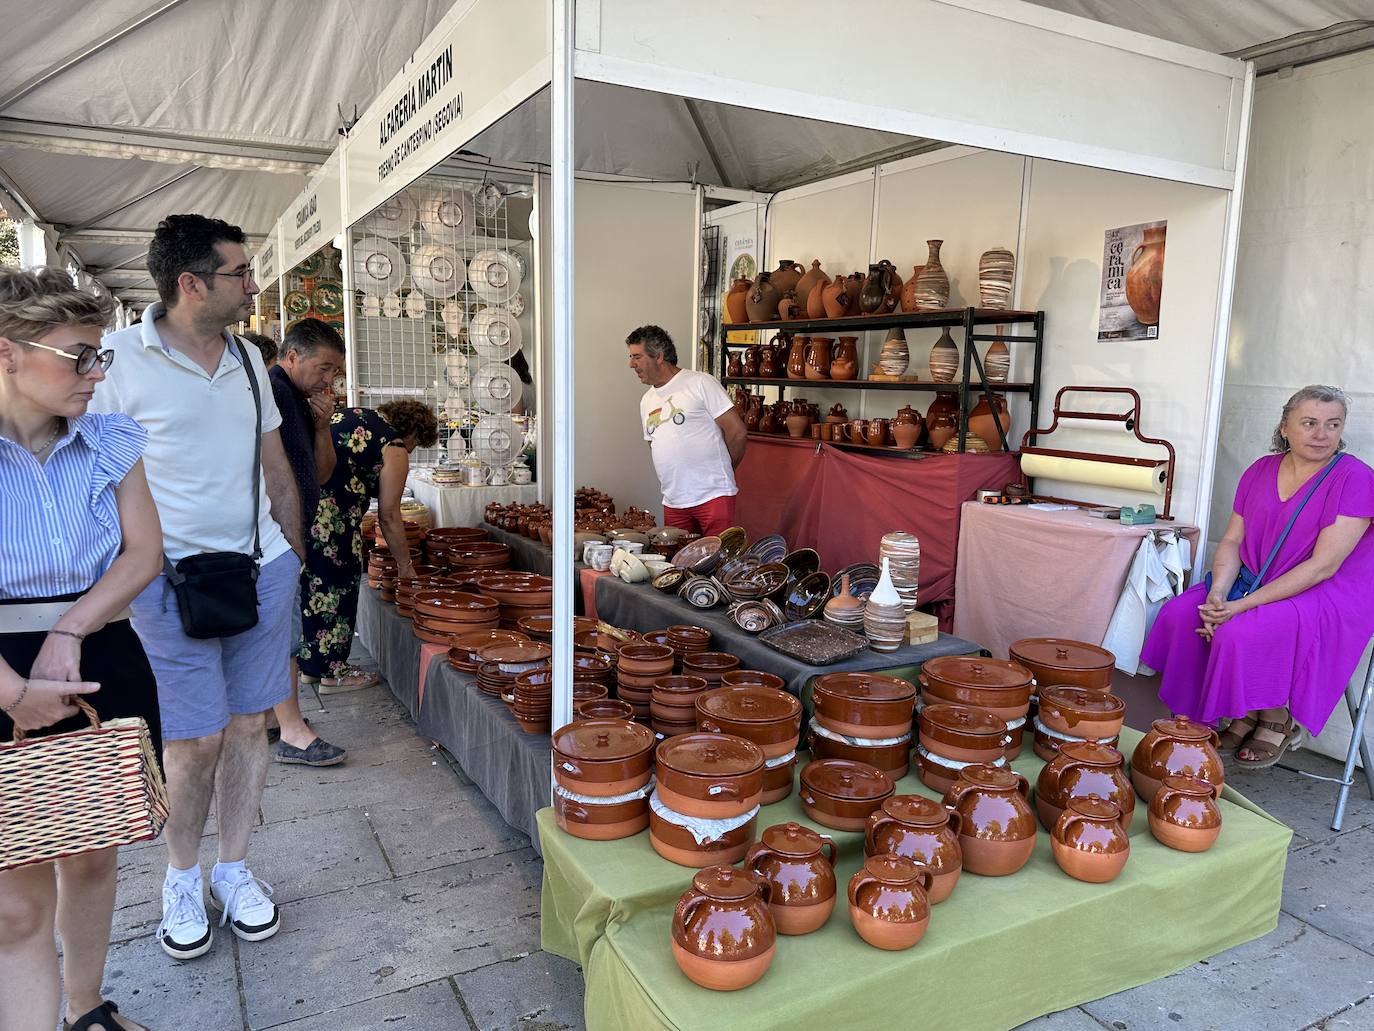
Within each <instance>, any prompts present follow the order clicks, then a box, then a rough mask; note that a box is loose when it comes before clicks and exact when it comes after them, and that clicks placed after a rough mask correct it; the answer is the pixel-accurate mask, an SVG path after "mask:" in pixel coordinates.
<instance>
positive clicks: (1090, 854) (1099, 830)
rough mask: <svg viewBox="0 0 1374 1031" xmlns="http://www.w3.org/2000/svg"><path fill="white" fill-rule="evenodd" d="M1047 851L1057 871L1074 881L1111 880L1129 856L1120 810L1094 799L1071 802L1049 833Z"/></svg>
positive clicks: (1100, 882)
mask: <svg viewBox="0 0 1374 1031" xmlns="http://www.w3.org/2000/svg"><path fill="white" fill-rule="evenodd" d="M1050 849H1051V851H1052V852H1053V854H1054V861H1055V862H1056V863H1058V864H1059V869H1061V870H1063V871H1064V872H1065V873H1066V874H1068V875H1069V876H1070V877H1072V878H1074V879H1075V880H1079V881H1087V882H1088V883H1089V884H1105V883H1106V882H1107V881H1110V880H1114V879H1115V878H1116V876H1117V874H1119V873H1121V870H1122V868H1123V867H1125V865H1126V860H1127V859H1128V858H1129V857H1130V854H1131V839H1130V838H1129V837H1127V836H1126V829H1125V828H1124V827H1122V826H1121V807H1120V806H1118V805H1117V804H1116V803H1115V802H1113V801H1112V800H1111V799H1106V798H1101V797H1099V796H1098V795H1088V796H1086V797H1083V798H1074V799H1071V800H1070V801H1069V805H1068V808H1067V809H1065V810H1064V812H1063V815H1061V816H1060V817H1059V820H1058V821H1057V822H1056V823H1055V825H1054V826H1053V827H1052V828H1051V830H1050Z"/></svg>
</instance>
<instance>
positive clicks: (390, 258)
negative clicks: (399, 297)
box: [353, 236, 406, 294]
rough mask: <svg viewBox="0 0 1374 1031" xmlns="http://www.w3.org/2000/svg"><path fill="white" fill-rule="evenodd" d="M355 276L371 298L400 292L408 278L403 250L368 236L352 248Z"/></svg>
mask: <svg viewBox="0 0 1374 1031" xmlns="http://www.w3.org/2000/svg"><path fill="white" fill-rule="evenodd" d="M353 274H354V276H355V277H356V283H357V286H358V288H359V289H361V290H363V291H364V292H366V293H369V294H385V293H390V292H391V291H393V290H399V289H400V288H401V284H402V283H404V282H405V278H406V260H405V258H404V257H402V256H401V249H400V248H399V247H397V246H396V245H395V244H394V243H392V242H391V241H390V240H383V239H382V238H381V237H380V236H365V237H363V238H362V239H361V240H359V241H358V245H357V246H356V247H354V248H353Z"/></svg>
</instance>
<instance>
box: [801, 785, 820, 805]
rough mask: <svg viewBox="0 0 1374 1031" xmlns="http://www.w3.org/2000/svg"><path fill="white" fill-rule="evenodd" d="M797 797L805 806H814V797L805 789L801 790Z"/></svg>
mask: <svg viewBox="0 0 1374 1031" xmlns="http://www.w3.org/2000/svg"><path fill="white" fill-rule="evenodd" d="M797 797H798V798H800V799H801V800H802V801H803V802H805V803H806V804H807V805H815V804H816V799H815V796H813V795H812V794H811V793H810V792H809V791H807V790H806V789H805V788H803V789H802V790H800V791H798V792H797Z"/></svg>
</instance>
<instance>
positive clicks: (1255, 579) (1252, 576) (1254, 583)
mask: <svg viewBox="0 0 1374 1031" xmlns="http://www.w3.org/2000/svg"><path fill="white" fill-rule="evenodd" d="M1340 460H1341V456H1340V455H1336V456H1335V457H1334V458H1332V459H1331V461H1330V462H1328V463H1327V465H1326V468H1325V469H1323V470H1322V471H1321V472H1320V473H1319V474H1318V475H1317V480H1316V482H1315V483H1313V484H1312V488H1311V489H1310V490H1309V491H1308V492H1307V495H1306V497H1304V498H1303V499H1302V502H1301V503H1300V504H1299V505H1298V507H1297V508H1295V509H1294V510H1293V514H1292V515H1291V516H1289V517H1288V525H1287V526H1285V527H1284V528H1283V533H1281V534H1279V539H1278V540H1277V541H1275V542H1274V547H1273V549H1272V550H1271V551H1270V552H1269V557H1268V558H1266V559H1265V560H1264V565H1262V566H1260V571H1259V572H1258V573H1252V572H1251V571H1250V570H1249V569H1247V568H1246V567H1245V564H1244V563H1241V567H1240V572H1239V573H1237V574H1236V582H1235V583H1233V584H1232V585H1231V593H1230V594H1228V595H1227V596H1226V600H1227V601H1239V600H1240V599H1241V598H1244V597H1245V596H1246V595H1247V594H1252V593H1254V592H1255V591H1257V590H1259V586H1260V582H1261V581H1263V580H1264V574H1265V573H1267V572H1269V567H1270V565H1272V564H1273V562H1274V559H1276V558H1278V554H1279V549H1280V548H1282V547H1283V542H1284V541H1286V540H1287V539H1288V531H1289V530H1291V529H1293V524H1294V523H1296V522H1297V521H1298V516H1299V515H1301V514H1302V510H1303V509H1304V508H1306V507H1307V503H1308V502H1309V501H1311V500H1312V495H1313V494H1315V493H1317V488H1318V487H1320V486H1321V485H1322V481H1323V480H1324V479H1326V477H1327V476H1328V475H1329V474H1330V472H1331V470H1332V469H1334V468H1336V463H1337V462H1339V461H1340ZM1202 582H1203V584H1205V585H1206V587H1207V593H1208V594H1211V593H1212V574H1211V572H1210V571H1208V573H1207V575H1206V576H1205V577H1204V578H1203V581H1202Z"/></svg>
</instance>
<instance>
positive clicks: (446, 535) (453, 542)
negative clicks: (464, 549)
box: [425, 526, 487, 565]
mask: <svg viewBox="0 0 1374 1031" xmlns="http://www.w3.org/2000/svg"><path fill="white" fill-rule="evenodd" d="M486 539H487V531H485V530H483V529H481V528H480V527H476V526H442V527H439V528H438V529H435V530H430V531H429V536H428V537H426V538H425V554H427V555H428V556H429V560H430V561H431V562H438V563H442V564H444V565H448V564H449V555H450V553H451V552H452V551H453V549H454V548H456V547H460V546H461V545H464V544H471V543H473V542H474V541H485V540H486Z"/></svg>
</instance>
